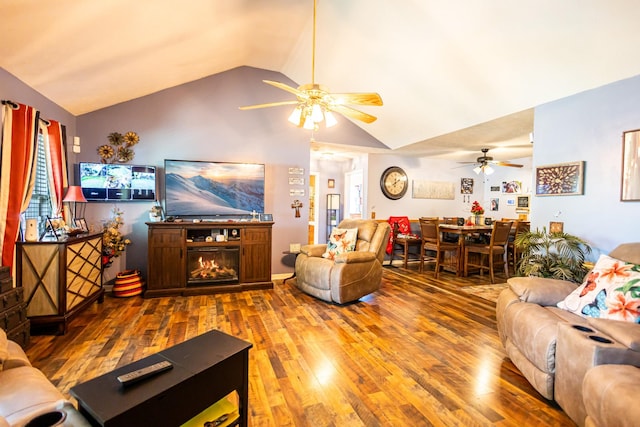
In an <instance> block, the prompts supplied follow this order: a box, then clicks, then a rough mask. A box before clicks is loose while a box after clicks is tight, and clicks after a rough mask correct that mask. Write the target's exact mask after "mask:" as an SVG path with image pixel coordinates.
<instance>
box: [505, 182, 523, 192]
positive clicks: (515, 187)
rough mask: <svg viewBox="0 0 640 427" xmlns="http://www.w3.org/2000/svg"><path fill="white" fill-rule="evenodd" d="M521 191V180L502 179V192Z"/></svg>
mask: <svg viewBox="0 0 640 427" xmlns="http://www.w3.org/2000/svg"><path fill="white" fill-rule="evenodd" d="M521 191H522V182H520V181H503V182H502V192H503V193H509V194H514V193H520V192H521Z"/></svg>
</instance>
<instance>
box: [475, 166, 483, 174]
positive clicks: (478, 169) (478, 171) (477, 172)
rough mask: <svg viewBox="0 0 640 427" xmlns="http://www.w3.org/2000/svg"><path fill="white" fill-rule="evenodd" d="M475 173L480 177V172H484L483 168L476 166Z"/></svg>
mask: <svg viewBox="0 0 640 427" xmlns="http://www.w3.org/2000/svg"><path fill="white" fill-rule="evenodd" d="M473 171H474V172H475V173H476V175H480V172H482V168H481V167H480V166H476V167H475V168H473Z"/></svg>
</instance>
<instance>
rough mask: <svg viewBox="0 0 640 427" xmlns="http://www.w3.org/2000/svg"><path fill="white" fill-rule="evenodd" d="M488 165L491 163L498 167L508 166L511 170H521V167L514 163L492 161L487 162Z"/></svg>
mask: <svg viewBox="0 0 640 427" xmlns="http://www.w3.org/2000/svg"><path fill="white" fill-rule="evenodd" d="M489 163H492V164H494V165H498V166H509V167H512V168H521V167H522V165H518V164H516V163H508V162H498V161H494V162H489Z"/></svg>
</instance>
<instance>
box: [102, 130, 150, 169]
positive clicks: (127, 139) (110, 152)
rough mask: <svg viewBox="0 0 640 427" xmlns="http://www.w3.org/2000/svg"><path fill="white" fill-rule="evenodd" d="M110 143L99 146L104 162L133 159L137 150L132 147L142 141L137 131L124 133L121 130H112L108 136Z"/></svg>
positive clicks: (119, 161) (121, 161)
mask: <svg viewBox="0 0 640 427" xmlns="http://www.w3.org/2000/svg"><path fill="white" fill-rule="evenodd" d="M107 141H109V144H104V145H101V146H100V147H98V155H99V156H100V160H101V161H102V163H116V162H118V163H126V162H129V161H131V160H133V157H134V156H135V152H134V151H133V150H132V149H131V147H133V146H134V145H136V144H137V143H138V142H139V141H140V137H139V136H138V134H137V133H135V132H127V133H125V134H124V135H122V134H121V133H119V132H111V133H110V134H109V135H108V136H107Z"/></svg>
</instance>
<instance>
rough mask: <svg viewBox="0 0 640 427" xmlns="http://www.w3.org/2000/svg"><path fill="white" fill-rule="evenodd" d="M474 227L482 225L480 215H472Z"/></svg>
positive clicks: (482, 221) (482, 218) (482, 219)
mask: <svg viewBox="0 0 640 427" xmlns="http://www.w3.org/2000/svg"><path fill="white" fill-rule="evenodd" d="M474 217H475V218H474V219H475V222H476V225H484V217H483V216H482V215H474Z"/></svg>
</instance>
